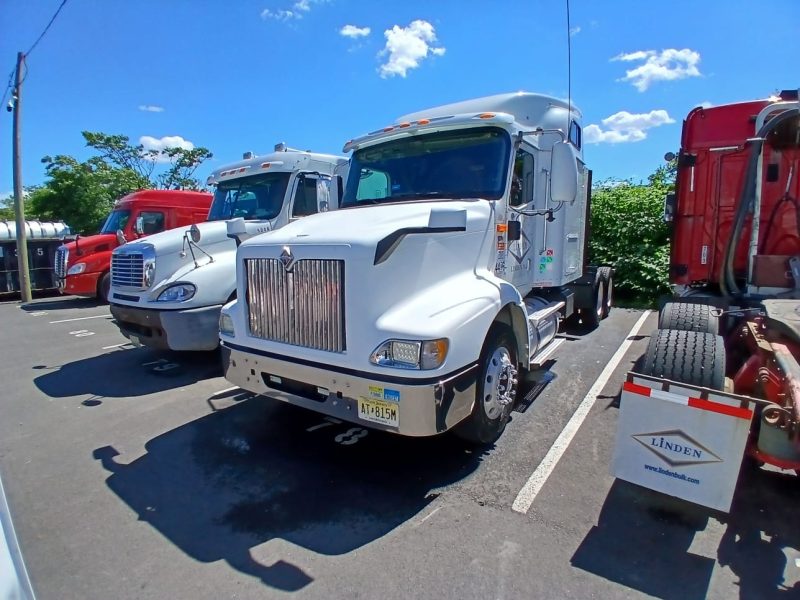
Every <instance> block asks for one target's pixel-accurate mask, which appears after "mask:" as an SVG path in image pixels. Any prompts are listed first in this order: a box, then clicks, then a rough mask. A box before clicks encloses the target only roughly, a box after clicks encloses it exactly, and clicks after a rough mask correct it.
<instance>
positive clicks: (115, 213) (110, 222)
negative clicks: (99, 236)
mask: <svg viewBox="0 0 800 600" xmlns="http://www.w3.org/2000/svg"><path fill="white" fill-rule="evenodd" d="M130 216H131V211H129V210H112V211H111V214H110V215H108V218H107V219H106V222H105V224H104V225H103V228H102V229H101V230H100V233H116V232H117V229H125V225H127V224H128V219H129V218H130Z"/></svg>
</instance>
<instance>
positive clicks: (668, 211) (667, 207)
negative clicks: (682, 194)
mask: <svg viewBox="0 0 800 600" xmlns="http://www.w3.org/2000/svg"><path fill="white" fill-rule="evenodd" d="M675 205H676V197H675V192H668V193H667V195H666V196H664V222H665V223H672V221H674V220H675Z"/></svg>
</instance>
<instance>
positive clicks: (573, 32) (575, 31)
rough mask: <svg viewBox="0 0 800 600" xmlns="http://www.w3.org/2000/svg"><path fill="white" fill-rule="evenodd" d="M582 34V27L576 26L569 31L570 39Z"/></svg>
mask: <svg viewBox="0 0 800 600" xmlns="http://www.w3.org/2000/svg"><path fill="white" fill-rule="evenodd" d="M580 32H581V28H580V26H579V25H576V26H575V27H572V28H571V29H570V30H569V37H574V36H576V35H578V34H579V33H580Z"/></svg>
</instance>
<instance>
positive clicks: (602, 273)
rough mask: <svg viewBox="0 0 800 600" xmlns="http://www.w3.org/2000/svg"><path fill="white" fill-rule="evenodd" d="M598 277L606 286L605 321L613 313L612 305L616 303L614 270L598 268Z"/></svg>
mask: <svg viewBox="0 0 800 600" xmlns="http://www.w3.org/2000/svg"><path fill="white" fill-rule="evenodd" d="M597 277H598V278H599V279H600V280H602V281H603V283H604V284H605V291H604V293H603V314H602V318H603V319H605V318H606V317H607V316H608V315H609V313H611V304H612V302H613V301H614V270H613V269H612V268H611V267H598V269H597Z"/></svg>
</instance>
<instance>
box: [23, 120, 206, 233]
mask: <svg viewBox="0 0 800 600" xmlns="http://www.w3.org/2000/svg"><path fill="white" fill-rule="evenodd" d="M82 135H83V138H84V139H85V140H86V145H87V146H88V147H89V148H92V149H93V150H94V151H95V152H96V154H97V155H96V156H93V157H91V158H89V159H88V160H86V161H83V162H81V161H78V160H77V159H75V158H73V157H72V156H68V155H57V156H54V157H51V156H45V157H44V158H43V159H42V162H43V163H44V164H45V171H46V175H47V180H46V181H45V184H44V185H43V186H41V187H40V188H37V189H36V190H34V191H33V192H32V193H31V195H30V197H29V199H28V203H27V205H28V207H29V209H28V210H27V211H26V213H27V214H29V215H33V214H35V215H36V216H37V217H38V218H41V219H45V220H54V221H64V222H66V223H67V224H69V225H70V227H71V228H72V230H73V232H80V233H91V232H94V231H96V230H97V228H98V227H99V226H100V225H101V224H102V223H103V220H104V219H105V217H106V216H107V215H108V213H109V212H110V211H111V209H112V207H113V205H114V202H115V201H116V200H117V199H119V198H121V197H122V196H124V195H126V194H129V193H131V192H133V191H136V190H140V189H148V188H164V189H192V190H198V189H203V186H202V185H201V183H200V182H199V181H198V180H197V179H195V178H194V173H195V171H196V170H197V168H198V167H199V166H200V164H201V163H202V162H203V161H205V160H207V159H209V158H211V156H212V154H211V152H209V150H208V149H207V148H193V149H191V150H187V149H185V148H167V149H165V150H164V151H161V152H160V151H158V150H146V149H145V148H144V147H143V146H142V145H141V144H139V145H134V144H131V142H130V139H129V138H128V137H127V136H124V135H108V134H105V133H99V132H91V131H84V132H82ZM159 165H164V168H163V169H162V170H161V171H159ZM12 206H13V204H12ZM12 214H13V209H12Z"/></svg>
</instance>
